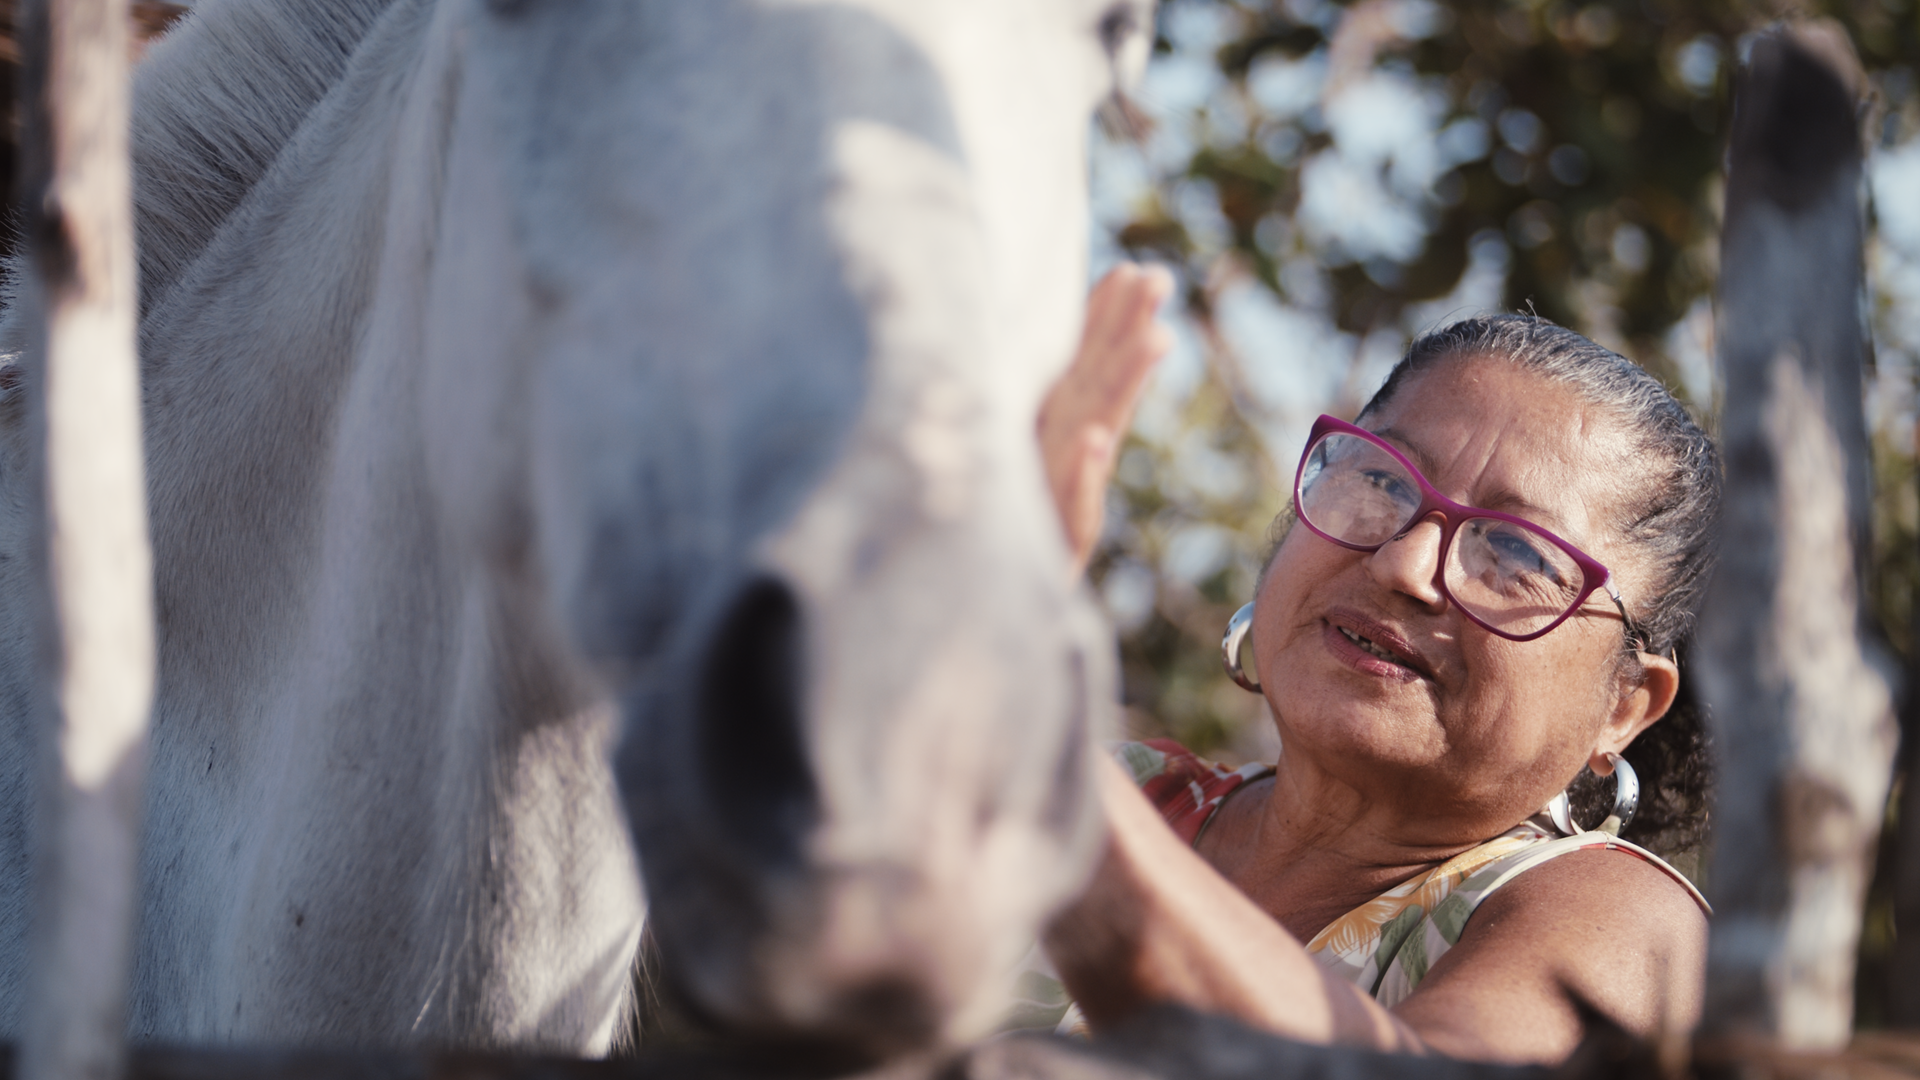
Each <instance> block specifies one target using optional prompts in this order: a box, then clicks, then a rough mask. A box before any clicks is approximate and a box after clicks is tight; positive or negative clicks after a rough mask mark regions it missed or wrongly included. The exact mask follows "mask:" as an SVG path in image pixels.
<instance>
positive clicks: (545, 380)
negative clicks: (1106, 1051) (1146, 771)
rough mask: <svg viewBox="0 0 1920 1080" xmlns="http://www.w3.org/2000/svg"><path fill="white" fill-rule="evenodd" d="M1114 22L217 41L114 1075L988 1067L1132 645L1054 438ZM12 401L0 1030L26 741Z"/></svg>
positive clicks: (858, 20) (152, 174)
mask: <svg viewBox="0 0 1920 1080" xmlns="http://www.w3.org/2000/svg"><path fill="white" fill-rule="evenodd" d="M1149 23H1150V18H1149V12H1148V11H1147V0H839V2H826V0H818V2H814V0H701V2H699V3H683V2H674V0H307V2H302V3H298V4H280V3H273V2H270V0H209V2H207V3H204V4H202V5H201V6H199V7H197V8H196V9H195V11H194V12H193V14H192V15H191V16H190V17H189V18H188V19H187V20H186V21H185V23H184V24H183V25H182V26H181V27H180V28H179V29H178V30H176V31H175V32H174V33H173V34H172V35H171V36H170V37H169V38H168V39H166V40H163V41H162V42H160V43H159V44H158V45H157V46H156V47H155V48H154V49H153V50H152V51H151V52H150V53H149V55H148V58H147V60H146V61H144V62H143V64H142V66H141V67H140V69H139V70H138V72H137V75H136V88H135V93H136V105H135V140H136V143H135V145H136V149H135V163H136V169H137V173H136V189H137V210H138V220H139V229H140V232H139V244H140V253H141V255H140V258H141V267H142V312H143V318H142V323H141V342H142V354H143V359H142V372H143V386H144V395H145V401H146V409H145V422H146V439H147V456H148V470H149V490H150V514H151V520H152V531H153V542H154V552H155V567H156V581H155V589H156V599H157V604H158V611H159V621H160V626H159V629H160V639H159V640H160V675H159V687H158V697H157V702H156V706H155V711H154V729H153V743H152V759H151V764H150V772H149V797H148V803H147V818H146V829H145V839H144V847H143V894H142V904H141V907H142V923H141V926H140V929H139V936H138V942H137V954H138V955H137V961H136V964H137V970H136V973H135V981H134V986H133V994H132V1003H131V1008H132V1017H131V1024H132V1030H133V1034H134V1036H135V1037H136V1038H139V1039H144V1040H164V1041H169V1042H227V1041H233V1042H243V1041H244V1042H272V1043H282V1044H301V1045H316V1044H351V1045H358V1046H380V1045H387V1046H406V1045H421V1044H442V1045H446V1044H452V1045H468V1046H519V1047H530V1048H542V1049H550V1050H560V1051H572V1052H587V1053H594V1052H600V1051H604V1050H605V1049H606V1048H607V1047H608V1044H609V1040H610V1039H611V1038H612V1035H613V1032H614V1030H615V1027H616V1025H617V1023H618V1022H619V1019H620V1016H621V1010H622V1008H623V1003H624V1001H625V999H626V996H627V994H628V992H629V991H628V989H627V988H628V985H629V978H628V973H629V966H630V964H631V962H632V959H633V954H634V950H635V945H636V941H637V939H638V936H639V932H640V925H641V919H642V914H643V902H642V892H641V884H640V875H639V872H638V865H637V863H636V859H635V850H636V845H635V843H634V841H635V840H637V841H638V844H637V850H638V853H639V856H640V859H639V862H640V863H644V865H645V867H646V870H647V874H648V878H649V881H650V883H651V886H652V888H651V890H650V892H651V902H652V914H651V916H650V917H651V918H652V919H653V925H654V927H655V931H656V933H657V935H658V937H659V940H660V943H661V948H662V952H663V954H664V955H665V957H666V959H667V961H668V964H669V967H670V969H671V970H672V972H673V973H674V974H675V975H676V977H677V979H678V981H679V984H680V986H681V988H682V989H683V990H684V992H685V993H686V994H687V996H688V998H689V1000H690V1001H691V1003H692V1004H693V1005H694V1007H696V1008H697V1009H699V1010H700V1011H702V1012H705V1013H707V1014H708V1015H710V1016H712V1017H714V1018H716V1019H717V1020H719V1021H721V1022H722V1023H724V1024H727V1025H729V1026H730V1027H731V1029H732V1030H734V1031H736V1032H739V1033H742V1034H744V1035H749V1036H752V1035H764V1036H769V1037H781V1038H788V1037H796V1036H797V1037H803V1038H811V1039H824V1040H828V1041H831V1042H834V1043H836V1044H838V1045H843V1046H849V1047H853V1048H855V1049H857V1050H859V1051H862V1052H865V1053H868V1054H872V1055H883V1054H886V1053H890V1052H893V1051H896V1050H899V1049H902V1048H906V1047H912V1046H920V1045H927V1044H929V1043H938V1042H942V1041H949V1042H950V1041H953V1040H957V1039H963V1038H966V1037H968V1036H970V1035H973V1034H976V1033H978V1032H980V1031H981V1030H983V1027H984V1025H985V1023H986V1020H987V1018H988V1017H989V1016H990V1015H991V1013H992V1011H993V1008H994V1006H995V1004H996V1002H997V1000H998V997H997V991H998V988H999V985H998V980H999V977H1000V973H1001V972H1002V971H1003V970H1004V969H1005V967H1006V966H1007V964H1008V963H1009V962H1010V961H1011V960H1012V958H1013V957H1012V955H1011V954H1012V952H1013V951H1015V950H1016V949H1017V947H1018V945H1019V943H1021V942H1022V941H1024V940H1026V939H1027V938H1028V937H1029V936H1030V935H1031V933H1032V932H1033V930H1034V927H1035V926H1036V924H1037V923H1038V921H1039V920H1040V919H1041V918H1042V917H1043V916H1044V915H1045V913H1046V912H1047V911H1048V910H1050V908H1051V907H1052V906H1053V905H1055V904H1057V903H1058V902H1059V901H1060V900H1061V899H1063V898H1064V896H1065V895H1066V894H1067V893H1068V892H1069V891H1070V890H1071V889H1072V888H1074V887H1075V886H1076V884H1077V883H1078V882H1079V881H1080V880H1081V879H1082V877H1083V876H1084V873H1085V870H1086V868H1087V866H1088V864H1089V861H1090V859H1091V857H1092V854H1093V852H1094V850H1095V842H1096V840H1097V837H1098V826H1097V821H1096V818H1095V815H1094V813H1093V810H1092V806H1091V800H1090V790H1089V787H1088V785H1087V782H1086V781H1087V774H1086V769H1087V768H1088V763H1089V760H1090V759H1089V757H1088V754H1089V750H1088V735H1089V732H1091V731H1097V730H1098V729H1099V728H1100V727H1101V725H1103V724H1104V723H1105V722H1106V715H1107V711H1108V706H1107V705H1106V704H1105V702H1106V701H1107V699H1108V697H1109V693H1110V689H1109V688H1110V681H1111V668H1110V660H1109V658H1108V650H1109V648H1110V646H1109V645H1108V644H1107V643H1106V642H1107V639H1106V635H1105V633H1104V630H1103V628H1102V626H1101V624H1100V622H1099V620H1098V619H1097V617H1096V616H1095V614H1094V612H1093V610H1092V608H1091V606H1090V605H1089V603H1088V602H1087V601H1086V599H1085V597H1084V596H1083V595H1082V594H1081V593H1080V592H1079V591H1078V590H1077V588H1076V586H1074V585H1073V584H1072V583H1071V576H1070V574H1069V571H1068V565H1067V556H1066V552H1065V547H1064V544H1063V543H1062V540H1061V536H1060V530H1059V527H1058V525H1057V523H1056V519H1055V517H1054V514H1053V511H1052V509H1051V506H1050V505H1049V503H1048V499H1047V496H1046V492H1045V485H1044V482H1043V480H1042V474H1041V470H1040V466H1039V462H1038V460H1037V455H1036V453H1035V449H1034V440H1033V434H1032V426H1033V417H1034V415H1035V410H1036V407H1037V404H1038V401H1039V398H1040V395H1041V393H1042V390H1043V388H1044V387H1045V386H1046V385H1047V384H1048V383H1049V382H1050V380H1051V379H1052V378H1053V377H1054V376H1055V375H1056V374H1057V373H1058V371H1059V370H1060V369H1061V367H1062V366H1063V365H1064V363H1065V361H1066V359H1067V357H1068V355H1069V353H1070V351H1071V347H1072V343H1073V339H1074V335H1075V333H1076V330H1077V319H1078V312H1079V297H1080V294H1081V291H1082V289H1083V288H1084V282H1085V272H1084V258H1085V236H1084V228H1085V220H1086V211H1085V206H1084V198H1085V192H1084V188H1085V147H1084V142H1085V135H1086V122H1087V118H1088V116H1089V113H1090V111H1091V108H1092V106H1093V105H1094V104H1095V102H1096V101H1097V100H1098V99H1099V98H1100V97H1101V95H1103V94H1105V93H1108V92H1110V91H1111V90H1112V89H1113V82H1114V79H1115V78H1116V75H1117V73H1119V72H1121V71H1123V70H1125V69H1126V68H1128V67H1130V66H1137V65H1138V64H1139V63H1140V62H1141V61H1142V60H1143V59H1144V42H1145V36H1144V34H1143V33H1142V31H1144V30H1145V29H1146V27H1147V26H1148V25H1149ZM0 335H4V340H5V342H6V343H10V347H11V348H12V349H13V351H14V352H15V354H16V355H17V356H18V361H17V363H18V367H17V368H16V373H15V377H14V378H12V379H11V380H8V383H9V385H15V384H17V385H18V387H20V389H13V390H8V391H6V392H5V394H4V396H0V1029H4V1031H5V1032H13V1031H17V1030H18V1023H19V1017H20V1013H21V1006H22V1001H23V997H24V996H25V995H27V994H29V993H31V988H30V987H26V986H23V985H22V982H21V973H22V970H23V962H24V955H25V945H24V943H25V940H26V935H27V933H29V928H28V926H27V920H26V917H25V910H26V897H27V882H26V877H27V865H28V861H29V855H28V852H29V844H28V839H27V838H28V834H29V831H30V828H29V826H30V822H29V817H30V814H29V806H30V798H29V792H28V789H29V787H30V785H31V780H32V774H33V769H32V767H31V762H32V760H33V758H34V754H35V753H36V751H35V749H34V746H35V731H36V728H37V727H38V726H40V725H42V724H43V723H44V717H45V716H46V710H47V702H46V700H45V691H44V689H43V688H42V682H43V677H44V665H43V663H42V662H41V660H42V657H41V652H40V650H41V646H40V644H39V642H40V641H41V640H42V638H41V636H40V633H41V632H40V629H39V624H40V621H41V620H42V619H43V617H44V611H45V596H44V588H45V586H44V583H43V580H42V576H41V570H40V568H39V566H38V562H39V560H40V559H41V558H42V555H41V547H42V545H41V544H40V542H39V541H38V539H37V538H36V533H35V530H36V525H35V522H36V521H37V520H38V519H37V516H36V511H35V509H34V499H35V498H36V497H37V496H36V490H37V479H36V478H37V469H38V464H37V461H38V458H37V455H38V450H37V448H36V446H35V441H34V437H33V431H32V424H31V415H30V410H29V409H27V408H26V403H27V402H30V401H31V400H32V396H33V394H34V392H35V391H34V387H35V383H36V379H37V370H38V369H37V365H38V363H39V360H38V358H37V357H36V356H35V355H34V354H33V352H32V351H31V350H25V351H22V350H23V349H24V343H25V341H26V333H25V331H24V329H23V328H22V327H21V326H20V325H19V320H18V319H17V318H15V317H14V316H12V315H11V314H9V316H8V318H7V321H6V323H5V324H4V325H3V326H0Z"/></svg>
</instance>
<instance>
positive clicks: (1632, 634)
mask: <svg viewBox="0 0 1920 1080" xmlns="http://www.w3.org/2000/svg"><path fill="white" fill-rule="evenodd" d="M1600 587H1601V588H1603V589H1605V590H1607V599H1609V600H1611V601H1613V606H1614V607H1617V608H1619V609H1620V621H1621V622H1623V623H1626V624H1627V644H1629V645H1632V646H1633V651H1634V652H1643V651H1645V650H1646V647H1647V645H1648V644H1649V643H1648V641H1647V636H1646V635H1645V634H1642V633H1641V632H1640V628H1639V627H1637V626H1635V625H1634V624H1633V616H1631V615H1629V614H1627V602H1626V601H1625V600H1622V599H1620V590H1619V589H1616V588H1614V587H1613V575H1612V574H1608V575H1607V580H1605V581H1603V582H1601V583H1600Z"/></svg>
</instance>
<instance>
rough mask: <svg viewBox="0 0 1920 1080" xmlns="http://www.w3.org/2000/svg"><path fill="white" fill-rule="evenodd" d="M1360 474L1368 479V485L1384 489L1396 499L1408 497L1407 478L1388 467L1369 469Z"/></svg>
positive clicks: (1380, 489) (1379, 489) (1376, 488)
mask: <svg viewBox="0 0 1920 1080" xmlns="http://www.w3.org/2000/svg"><path fill="white" fill-rule="evenodd" d="M1360 475H1361V477H1362V478H1363V479H1365V480H1366V482H1367V486H1368V487H1371V488H1374V489H1375V490H1378V491H1383V492H1385V493H1386V494H1387V495H1389V496H1391V497H1392V498H1394V499H1395V500H1401V499H1404V498H1405V497H1406V494H1407V482H1406V479H1405V478H1404V477H1401V476H1399V475H1398V474H1396V473H1393V472H1390V471H1388V470H1386V469H1367V470H1365V471H1364V472H1362V473H1361V474H1360Z"/></svg>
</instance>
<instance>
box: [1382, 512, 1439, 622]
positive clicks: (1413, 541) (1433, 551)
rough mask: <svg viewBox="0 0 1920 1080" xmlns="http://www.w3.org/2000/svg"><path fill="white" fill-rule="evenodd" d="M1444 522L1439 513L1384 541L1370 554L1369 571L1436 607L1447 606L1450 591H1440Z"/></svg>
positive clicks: (1385, 582) (1397, 590) (1396, 588)
mask: <svg viewBox="0 0 1920 1080" xmlns="http://www.w3.org/2000/svg"><path fill="white" fill-rule="evenodd" d="M1440 524H1441V519H1440V517H1439V515H1437V514H1436V515H1434V516H1432V517H1429V518H1427V519H1426V520H1425V521H1422V522H1420V523H1418V524H1416V525H1415V526H1414V527H1413V528H1411V529H1408V530H1407V531H1406V533H1405V534H1404V535H1402V536H1400V537H1399V538H1398V539H1395V540H1389V541H1387V542H1386V543H1385V544H1382V545H1381V546H1380V550H1378V551H1376V552H1374V553H1373V554H1372V555H1370V556H1368V557H1367V572H1368V573H1370V574H1372V575H1373V579H1374V580H1375V581H1377V582H1379V583H1380V584H1382V585H1384V586H1386V587H1387V588H1389V589H1392V590H1394V591H1395V592H1400V593H1405V594H1406V595H1408V596H1411V597H1413V598H1414V599H1415V600H1418V601H1419V602H1420V603H1421V604H1424V605H1425V606H1427V607H1428V608H1431V609H1432V610H1434V611H1439V610H1441V609H1442V608H1444V607H1446V604H1447V595H1446V593H1444V592H1441V591H1440Z"/></svg>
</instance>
